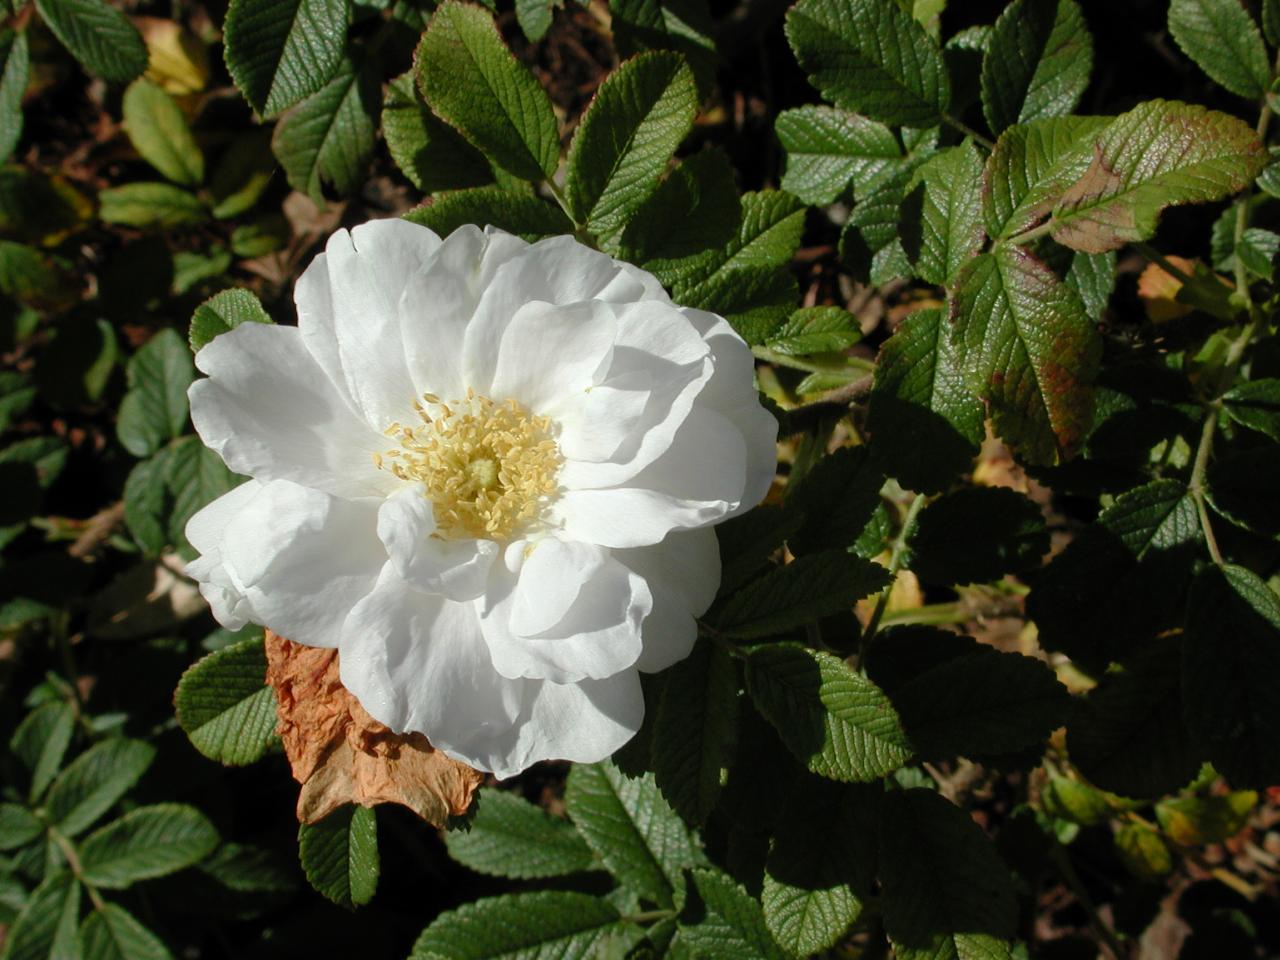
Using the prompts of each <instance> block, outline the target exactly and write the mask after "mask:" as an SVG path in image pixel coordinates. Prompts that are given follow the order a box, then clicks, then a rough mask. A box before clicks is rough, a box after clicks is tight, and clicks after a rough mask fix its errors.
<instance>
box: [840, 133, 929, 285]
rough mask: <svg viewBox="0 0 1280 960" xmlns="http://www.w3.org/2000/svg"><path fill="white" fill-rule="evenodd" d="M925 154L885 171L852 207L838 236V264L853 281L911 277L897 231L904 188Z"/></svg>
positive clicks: (904, 197) (879, 281)
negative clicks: (841, 265)
mask: <svg viewBox="0 0 1280 960" xmlns="http://www.w3.org/2000/svg"><path fill="white" fill-rule="evenodd" d="M928 155H929V151H927V150H926V151H924V152H922V153H920V154H917V155H915V156H911V157H908V158H907V159H906V160H904V161H903V162H902V163H900V164H899V165H898V166H897V167H895V168H893V169H891V170H890V171H889V172H887V173H886V174H885V175H884V176H883V177H882V178H881V179H880V180H878V181H877V182H876V183H875V185H874V186H872V187H871V188H870V190H869V191H868V192H867V193H866V195H865V196H863V198H862V199H861V200H860V201H859V202H858V204H857V205H856V206H855V207H854V208H853V211H852V212H851V213H850V214H849V219H848V220H847V221H846V222H845V226H844V229H843V230H842V231H841V233H840V262H841V263H842V264H843V265H844V267H845V269H847V270H848V271H849V273H850V274H852V275H853V277H854V278H855V279H857V280H861V281H864V282H865V281H870V282H871V283H873V284H884V283H888V282H889V281H891V280H896V279H899V278H904V277H908V276H910V275H911V263H910V261H909V260H908V259H907V254H906V251H905V250H904V249H903V244H902V239H901V238H900V237H899V230H900V228H901V226H902V207H903V204H904V201H906V199H907V195H906V193H907V186H908V185H909V184H910V182H911V179H912V177H913V175H914V173H915V170H916V168H917V167H919V166H920V164H921V163H923V162H924V160H925V159H926V157H927V156H928Z"/></svg>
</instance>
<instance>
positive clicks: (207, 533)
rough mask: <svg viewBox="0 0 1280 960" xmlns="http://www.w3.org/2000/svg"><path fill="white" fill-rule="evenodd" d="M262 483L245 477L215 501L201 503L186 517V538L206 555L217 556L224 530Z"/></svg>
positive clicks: (260, 487)
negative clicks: (243, 480) (200, 505)
mask: <svg viewBox="0 0 1280 960" xmlns="http://www.w3.org/2000/svg"><path fill="white" fill-rule="evenodd" d="M261 489H262V484H261V483H259V482H258V481H257V480H246V481H245V482H244V483H242V484H240V485H239V486H237V487H232V488H231V489H230V490H229V491H227V492H226V493H224V494H223V495H222V496H220V497H218V499H217V500H214V501H213V502H212V503H208V504H206V505H205V506H203V507H201V508H200V509H199V510H197V511H196V512H195V513H194V514H192V516H191V519H190V520H188V521H187V528H186V531H185V532H186V535H187V541H188V542H189V543H190V544H191V546H193V547H195V548H196V550H197V551H198V552H199V553H201V554H204V555H205V556H210V555H212V556H214V557H215V558H216V557H217V556H218V547H219V544H221V542H222V531H224V530H225V529H226V528H227V524H228V523H230V522H231V520H232V518H233V517H235V515H236V514H237V513H239V512H240V511H241V510H243V509H244V508H245V506H247V505H248V503H249V501H250V500H252V499H253V498H254V497H256V496H257V495H258V492H259V491H260V490H261Z"/></svg>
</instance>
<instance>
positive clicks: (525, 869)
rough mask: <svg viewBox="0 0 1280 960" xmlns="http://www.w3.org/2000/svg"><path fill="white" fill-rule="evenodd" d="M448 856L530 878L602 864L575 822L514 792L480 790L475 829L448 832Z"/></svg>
mask: <svg viewBox="0 0 1280 960" xmlns="http://www.w3.org/2000/svg"><path fill="white" fill-rule="evenodd" d="M444 841H445V845H446V846H447V847H448V848H449V855H450V856H451V857H453V859H455V860H457V861H458V862H459V863H461V864H462V865H463V866H466V867H470V868H471V869H472V870H475V871H476V872H477V873H486V874H489V875H490V876H495V877H511V878H513V879H516V880H528V879H533V878H539V877H562V876H567V875H569V874H573V873H583V872H585V871H587V870H592V869H597V868H598V867H599V864H598V863H597V862H596V859H595V856H594V855H593V854H592V853H591V848H590V847H588V846H587V845H586V843H585V842H583V840H582V838H581V837H580V836H578V833H577V831H576V830H574V829H573V826H572V824H570V823H569V822H568V821H566V820H562V819H560V818H559V817H553V816H550V815H549V814H547V813H546V811H544V810H543V809H542V808H541V807H537V806H534V805H533V804H532V803H529V802H528V801H527V800H522V799H521V798H520V797H519V796H517V795H516V794H513V793H507V792H506V791H503V790H496V789H493V788H488V787H486V788H483V789H481V791H480V796H479V806H478V807H477V809H476V814H475V817H474V818H473V819H472V821H471V826H470V829H467V830H450V831H448V832H447V833H445V835H444Z"/></svg>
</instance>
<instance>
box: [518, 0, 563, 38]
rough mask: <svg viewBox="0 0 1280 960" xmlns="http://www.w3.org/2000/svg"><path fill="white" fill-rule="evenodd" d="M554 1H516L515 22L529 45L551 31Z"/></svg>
mask: <svg viewBox="0 0 1280 960" xmlns="http://www.w3.org/2000/svg"><path fill="white" fill-rule="evenodd" d="M555 5H556V0H516V20H517V22H519V24H520V29H521V30H522V31H523V32H524V35H525V36H526V37H528V39H529V42H530V43H537V42H538V41H539V40H541V39H542V38H543V37H545V36H546V35H547V31H548V30H550V29H551V11H552V10H553V9H554V7H555Z"/></svg>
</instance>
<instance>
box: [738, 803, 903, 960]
mask: <svg viewBox="0 0 1280 960" xmlns="http://www.w3.org/2000/svg"><path fill="white" fill-rule="evenodd" d="M880 792H881V791H880V790H879V789H878V788H877V787H864V786H861V785H859V786H844V785H837V784H832V783H829V782H824V781H816V782H810V783H807V784H806V785H805V789H803V790H797V791H795V792H793V793H792V794H791V798H790V800H789V801H788V803H787V807H786V809H785V810H784V811H783V812H782V815H781V817H780V818H779V823H778V829H777V832H776V833H775V834H774V837H773V843H772V845H771V846H770V849H769V858H768V860H767V861H766V863H765V876H764V889H763V891H762V893H761V897H760V900H761V903H762V905H763V906H764V919H765V923H766V924H767V925H768V928H769V931H770V932H771V933H772V934H773V936H774V937H775V938H776V939H777V941H778V943H783V944H786V945H787V947H788V949H790V950H791V951H792V952H794V953H798V954H801V955H803V956H808V955H810V954H815V953H820V952H821V951H823V950H825V949H826V948H827V947H830V946H832V945H833V944H834V943H835V942H836V941H838V940H839V939H840V937H841V936H842V935H843V934H844V932H845V931H846V930H847V929H848V928H849V927H850V926H851V925H852V924H853V923H854V921H856V920H857V919H858V916H859V915H860V914H861V913H862V904H863V901H864V900H866V898H867V897H868V896H869V895H870V893H871V887H872V882H873V881H874V879H875V857H876V820H877V817H878V808H879V793H880Z"/></svg>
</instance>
